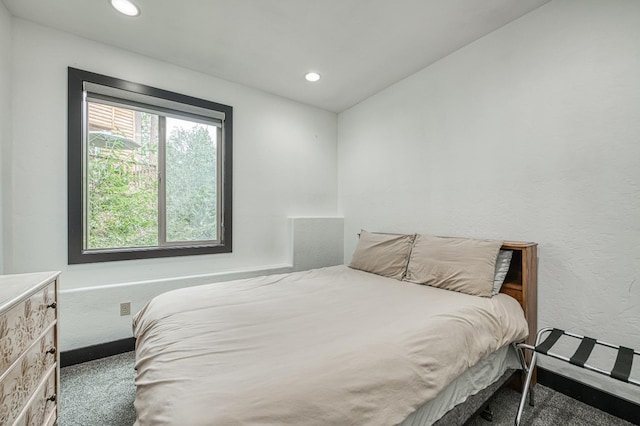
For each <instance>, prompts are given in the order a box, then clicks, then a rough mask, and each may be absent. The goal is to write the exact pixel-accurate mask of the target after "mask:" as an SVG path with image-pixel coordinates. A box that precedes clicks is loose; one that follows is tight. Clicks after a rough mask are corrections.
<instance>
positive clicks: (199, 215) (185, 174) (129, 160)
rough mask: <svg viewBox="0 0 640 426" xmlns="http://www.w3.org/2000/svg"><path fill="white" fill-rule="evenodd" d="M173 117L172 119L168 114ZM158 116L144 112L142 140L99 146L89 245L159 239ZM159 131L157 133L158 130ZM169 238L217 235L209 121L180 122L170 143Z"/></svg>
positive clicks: (91, 183)
mask: <svg viewBox="0 0 640 426" xmlns="http://www.w3.org/2000/svg"><path fill="white" fill-rule="evenodd" d="M167 120H171V119H169V118H168V119H167ZM156 123H157V119H156V121H155V122H154V120H152V119H151V116H150V115H149V114H144V113H143V114H142V121H141V129H142V134H143V137H142V140H143V143H142V146H141V147H140V148H138V149H137V150H135V152H134V151H128V150H123V149H118V147H113V148H111V149H109V148H102V149H101V150H95V152H94V153H93V154H92V155H90V158H89V164H88V182H87V184H88V194H89V199H88V219H89V221H88V248H89V249H105V248H117V247H146V246H157V245H158V244H159V235H158V180H157V171H156V166H155V164H152V162H151V161H150V160H149V159H151V158H154V159H155V155H156V151H157V148H156V147H157V145H156V142H154V141H151V139H152V138H151V135H152V134H153V133H154V132H152V126H153V125H154V124H156ZM156 134H157V133H156ZM166 145H167V146H166V164H167V166H166V169H167V171H166V176H167V180H166V214H167V221H166V222H167V225H166V226H167V230H166V231H167V240H168V241H170V242H178V241H201V240H215V239H216V238H217V222H216V211H217V201H216V200H217V198H216V197H217V195H216V193H217V162H216V158H217V152H216V144H215V141H214V140H213V139H212V138H211V136H210V134H209V131H208V130H207V127H206V126H204V125H197V126H194V127H191V128H189V127H175V128H173V131H172V132H171V134H170V135H169V138H168V140H167V144H166Z"/></svg>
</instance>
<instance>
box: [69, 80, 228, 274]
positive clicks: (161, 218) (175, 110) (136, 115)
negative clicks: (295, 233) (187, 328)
mask: <svg viewBox="0 0 640 426" xmlns="http://www.w3.org/2000/svg"><path fill="white" fill-rule="evenodd" d="M68 90H69V114H68V120H69V123H68V124H69V129H68V132H69V133H68V135H69V136H68V137H69V141H68V198H69V224H68V225H69V263H70V264H76V263H89V262H105V261H112V260H127V259H142V258H151V257H166V256H183V255H195V254H209V253H225V252H230V251H231V217H232V216H231V180H232V174H231V164H232V161H231V160H232V156H231V154H232V153H231V147H232V114H233V109H232V108H231V107H230V106H227V105H222V104H218V103H215V102H211V101H206V100H203V99H198V98H193V97H190V96H186V95H181V94H178V93H173V92H168V91H165V90H161V89H156V88H153V87H149V86H145V85H141V84H137V83H131V82H128V81H124V80H119V79H116V78H111V77H107V76H103V75H99V74H94V73H90V72H86V71H81V70H77V69H74V68H69V88H68Z"/></svg>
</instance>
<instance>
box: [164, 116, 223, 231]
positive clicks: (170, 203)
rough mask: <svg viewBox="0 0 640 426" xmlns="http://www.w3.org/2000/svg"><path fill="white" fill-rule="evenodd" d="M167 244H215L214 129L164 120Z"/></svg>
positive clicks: (215, 132) (215, 133)
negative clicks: (212, 242) (203, 242)
mask: <svg viewBox="0 0 640 426" xmlns="http://www.w3.org/2000/svg"><path fill="white" fill-rule="evenodd" d="M166 133H167V145H166V215H167V221H166V234H167V242H181V241H182V242H184V241H216V240H218V223H217V220H216V212H217V206H218V201H217V199H218V198H217V171H218V166H217V155H218V152H217V145H218V143H217V141H218V128H217V127H215V126H211V125H206V124H201V123H197V122H193V121H189V120H184V119H176V118H170V117H167V119H166Z"/></svg>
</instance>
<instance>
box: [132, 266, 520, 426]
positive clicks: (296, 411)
mask: <svg viewBox="0 0 640 426" xmlns="http://www.w3.org/2000/svg"><path fill="white" fill-rule="evenodd" d="M134 335H135V337H136V339H137V340H136V370H137V375H136V387H137V388H136V400H135V407H136V412H137V422H136V424H138V425H184V424H189V425H211V424H215V425H265V424H278V425H300V424H305V425H356V424H357V425H381V424H385V425H393V424H399V423H401V422H402V421H403V420H405V419H406V418H407V417H408V416H409V415H410V414H411V413H413V412H414V411H416V409H418V407H420V406H421V405H423V404H424V403H425V402H427V401H430V400H432V399H433V398H435V397H436V395H438V393H439V392H441V391H442V390H443V389H444V388H445V387H447V385H449V384H450V383H451V382H452V381H453V380H454V379H456V377H458V376H459V375H460V374H462V373H463V372H464V371H466V370H467V369H469V368H470V367H471V366H473V365H475V364H476V363H477V362H478V361H479V360H481V359H483V358H485V357H487V356H488V355H489V354H491V353H493V352H495V351H496V350H498V349H499V348H501V347H503V346H505V345H506V344H508V343H510V342H513V341H519V340H522V339H524V338H525V337H526V335H527V324H526V321H525V318H524V315H523V313H522V309H521V307H520V305H519V304H518V303H517V302H516V300H515V299H512V298H511V297H509V296H506V295H503V294H500V295H497V296H495V297H492V298H483V297H477V296H470V295H466V294H462V293H456V292H452V291H447V290H442V289H437V288H432V287H428V286H421V285H416V284H411V283H406V282H401V281H397V280H394V279H390V278H385V277H381V276H378V275H374V274H369V273H366V272H362V271H358V270H354V269H351V268H348V267H346V266H336V267H330V268H322V269H317V270H311V271H305V272H298V273H292V274H283V275H272V276H266V277H260V278H253V279H248V280H241V281H232V282H226V283H215V284H210V285H204V286H197V287H190V288H184V289H180V290H175V291H171V292H168V293H165V294H162V295H160V296H158V297H156V298H154V299H153V300H152V301H151V302H149V303H148V304H147V305H146V306H145V307H144V308H143V309H142V310H141V311H140V312H139V313H138V314H137V315H136V317H135V318H134Z"/></svg>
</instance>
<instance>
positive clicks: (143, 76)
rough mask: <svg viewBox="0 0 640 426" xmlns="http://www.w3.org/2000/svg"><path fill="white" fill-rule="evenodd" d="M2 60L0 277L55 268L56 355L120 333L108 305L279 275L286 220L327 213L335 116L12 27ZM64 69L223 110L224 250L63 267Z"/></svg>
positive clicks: (285, 255) (330, 210) (287, 262)
mask: <svg viewBox="0 0 640 426" xmlns="http://www.w3.org/2000/svg"><path fill="white" fill-rule="evenodd" d="M13 52H14V57H13V64H12V66H13V68H12V69H13V76H12V80H11V83H12V87H13V90H12V93H13V96H12V132H13V138H12V140H13V144H12V154H11V164H12V166H13V170H12V181H13V184H12V188H11V193H10V198H11V202H12V204H13V206H12V208H11V209H10V210H9V211H7V210H6V209H5V212H4V214H5V215H6V216H9V220H10V221H11V222H12V226H11V229H10V230H7V231H8V232H6V234H5V236H4V248H5V271H6V272H7V273H17V272H25V271H42V270H61V271H62V294H61V307H62V322H61V325H62V326H61V350H63V351H64V350H69V349H73V348H76V347H82V346H87V345H91V344H95V343H101V342H104V341H109V340H112V339H114V338H118V337H120V338H123V337H128V336H130V330H129V325H128V324H130V320H131V318H130V317H129V318H126V317H125V318H120V317H119V316H118V313H119V311H118V299H119V301H131V302H133V306H134V307H136V306H140V304H141V303H143V302H144V301H146V300H147V299H148V298H149V297H150V296H151V295H153V294H157V293H159V292H160V291H161V289H162V288H164V287H163V286H166V285H168V286H170V287H171V286H176V285H179V286H181V285H190V284H192V283H194V282H197V281H198V280H199V279H201V278H202V277H203V276H204V277H206V276H211V277H212V279H220V278H221V277H225V276H228V277H231V278H237V277H239V276H245V275H246V274H249V275H251V274H257V273H261V272H273V271H278V270H281V269H280V268H283V267H290V266H291V247H290V245H291V240H290V229H289V221H288V217H291V216H314V217H318V216H335V214H336V211H337V171H336V167H337V166H336V150H337V147H336V143H337V141H336V137H337V117H336V115H335V114H333V113H329V112H326V111H322V110H319V109H316V108H312V107H309V106H305V105H302V104H298V103H295V102H292V101H288V100H285V99H282V98H278V97H275V96H272V95H269V94H266V93H264V92H260V91H257V90H253V89H249V88H247V87H243V86H240V85H237V84H232V83H229V82H226V81H223V80H220V79H216V78H213V77H210V76H206V75H203V74H200V73H196V72H192V71H190V70H187V69H184V68H180V67H177V66H174V65H170V64H167V63H164V62H160V61H157V60H154V59H150V58H148V57H143V56H140V55H136V54H133V53H130V52H126V51H123V50H119V49H115V48H113V47H110V46H107V45H103V44H99V43H95V42H92V41H89V40H86V39H82V38H78V37H76V36H73V35H70V34H67V33H63V32H59V31H55V30H52V29H49V28H45V27H42V26H38V25H36V24H33V23H30V22H27V21H23V20H20V19H13ZM68 66H72V67H75V68H80V69H84V70H87V71H93V72H97V73H101V74H106V75H109V76H113V77H118V78H123V79H126V80H131V81H135V82H139V83H143V84H147V85H151V86H155V87H159V88H162V89H166V90H171V91H176V92H181V93H184V94H187V95H191V96H197V97H201V98H204V99H209V100H213V101H216V102H220V103H224V104H227V105H231V106H233V108H234V139H233V150H234V152H233V155H234V170H233V171H234V181H233V185H234V187H233V204H234V205H233V208H234V210H233V215H234V222H233V232H234V235H233V253H231V254H220V255H204V256H191V257H178V258H168V259H149V260H137V261H125V262H108V263H101V264H90V265H73V266H68V265H67V226H66V223H67V197H66V193H67V163H66V159H67V121H66V116H67V84H66V82H67V67H68ZM341 243H342V241H340V244H341ZM238 271H239V272H238ZM225 274H226V275H225ZM239 274H240V275H239ZM243 274H244V275H243ZM167 283H169V284H167ZM78 289H80V290H78ZM91 289H94V290H93V291H92V290H91ZM96 289H99V290H96ZM83 292H84V293H83ZM107 295H110V296H109V297H107ZM97 306H100V308H97ZM96 309H100V314H97V312H96ZM109 321H112V322H113V323H110V322H109ZM125 322H126V323H127V326H126V327H125V328H123V324H124V323H125ZM93 328H95V329H96V331H95V332H92V329H93ZM80 330H82V332H81V331H80ZM123 330H126V331H125V332H123Z"/></svg>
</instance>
